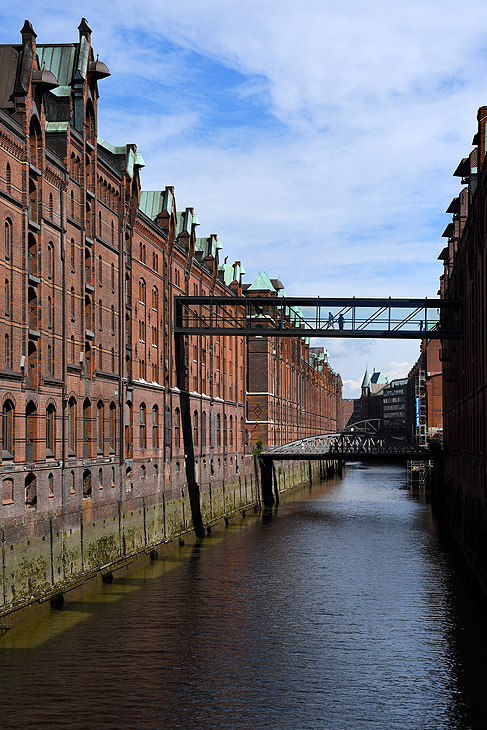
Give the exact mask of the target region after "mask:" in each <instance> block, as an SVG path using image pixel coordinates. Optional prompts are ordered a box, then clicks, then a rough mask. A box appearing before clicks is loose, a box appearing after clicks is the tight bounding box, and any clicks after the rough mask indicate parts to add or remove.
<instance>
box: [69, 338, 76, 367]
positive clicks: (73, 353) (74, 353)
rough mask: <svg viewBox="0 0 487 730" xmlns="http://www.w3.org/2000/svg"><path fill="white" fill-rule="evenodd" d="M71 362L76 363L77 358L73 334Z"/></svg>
mask: <svg viewBox="0 0 487 730" xmlns="http://www.w3.org/2000/svg"><path fill="white" fill-rule="evenodd" d="M70 342H71V362H72V363H74V361H75V359H76V343H75V341H74V335H71V340H70Z"/></svg>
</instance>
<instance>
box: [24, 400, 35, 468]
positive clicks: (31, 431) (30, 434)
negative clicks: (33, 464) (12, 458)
mask: <svg viewBox="0 0 487 730" xmlns="http://www.w3.org/2000/svg"><path fill="white" fill-rule="evenodd" d="M36 426H37V406H36V404H35V403H34V401H32V400H30V401H29V402H28V403H27V406H26V409H25V460H26V461H33V460H34V448H35V444H36V430H37V428H36Z"/></svg>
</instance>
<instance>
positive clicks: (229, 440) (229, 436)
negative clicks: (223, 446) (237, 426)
mask: <svg viewBox="0 0 487 730" xmlns="http://www.w3.org/2000/svg"><path fill="white" fill-rule="evenodd" d="M228 445H229V446H230V448H233V416H230V428H229V431H228Z"/></svg>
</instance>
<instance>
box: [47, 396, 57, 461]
mask: <svg viewBox="0 0 487 730" xmlns="http://www.w3.org/2000/svg"><path fill="white" fill-rule="evenodd" d="M55 451H56V408H55V406H54V405H53V404H52V403H50V404H49V405H48V406H47V408H46V456H55V455H56V453H55Z"/></svg>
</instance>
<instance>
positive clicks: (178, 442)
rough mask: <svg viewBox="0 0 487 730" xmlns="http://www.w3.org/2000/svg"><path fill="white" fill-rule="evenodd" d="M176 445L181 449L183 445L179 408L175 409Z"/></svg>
mask: <svg viewBox="0 0 487 730" xmlns="http://www.w3.org/2000/svg"><path fill="white" fill-rule="evenodd" d="M174 445H175V446H176V447H177V448H178V449H179V447H180V446H181V423H180V412H179V408H176V410H175V411H174Z"/></svg>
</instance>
